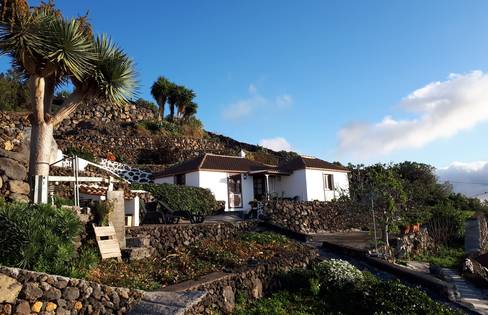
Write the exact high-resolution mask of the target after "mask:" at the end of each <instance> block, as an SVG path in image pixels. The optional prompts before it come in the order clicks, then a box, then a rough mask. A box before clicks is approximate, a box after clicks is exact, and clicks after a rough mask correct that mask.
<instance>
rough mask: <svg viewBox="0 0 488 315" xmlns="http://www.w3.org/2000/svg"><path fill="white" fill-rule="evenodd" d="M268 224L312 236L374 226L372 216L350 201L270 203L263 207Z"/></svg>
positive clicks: (285, 201) (284, 201)
mask: <svg viewBox="0 0 488 315" xmlns="http://www.w3.org/2000/svg"><path fill="white" fill-rule="evenodd" d="M264 215H265V217H266V218H267V220H269V223H271V224H273V225H276V226H279V227H281V228H285V229H287V230H291V231H293V232H297V233H303V234H313V233H319V232H336V231H345V230H351V229H365V228H367V227H369V226H370V225H371V222H370V221H371V215H370V213H369V212H368V211H367V210H366V209H361V208H359V207H357V206H355V205H354V204H352V203H351V202H349V201H334V202H332V201H331V202H323V201H306V202H295V201H288V200H279V201H270V202H268V203H267V204H266V205H265V207H264Z"/></svg>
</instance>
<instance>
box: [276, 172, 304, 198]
mask: <svg viewBox="0 0 488 315" xmlns="http://www.w3.org/2000/svg"><path fill="white" fill-rule="evenodd" d="M275 189H276V192H277V193H278V195H279V196H280V197H281V196H282V195H283V196H284V197H288V198H293V197H295V196H298V197H299V200H308V199H307V182H306V177H305V170H296V171H294V172H293V173H292V174H291V175H289V176H281V181H276V186H275Z"/></svg>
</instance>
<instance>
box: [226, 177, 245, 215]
mask: <svg viewBox="0 0 488 315" xmlns="http://www.w3.org/2000/svg"><path fill="white" fill-rule="evenodd" d="M227 189H228V191H229V208H242V179H241V174H237V175H232V176H229V178H228V179H227Z"/></svg>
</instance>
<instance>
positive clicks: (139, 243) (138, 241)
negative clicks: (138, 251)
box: [125, 236, 151, 248]
mask: <svg viewBox="0 0 488 315" xmlns="http://www.w3.org/2000/svg"><path fill="white" fill-rule="evenodd" d="M150 244H151V240H150V239H149V237H146V236H138V237H126V238H125V246H127V247H128V248H136V247H149V246H150Z"/></svg>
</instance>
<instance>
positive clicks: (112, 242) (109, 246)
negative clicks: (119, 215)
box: [92, 223, 122, 261]
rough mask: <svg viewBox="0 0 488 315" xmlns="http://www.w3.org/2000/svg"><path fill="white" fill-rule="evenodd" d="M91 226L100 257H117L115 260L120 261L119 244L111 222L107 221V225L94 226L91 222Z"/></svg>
mask: <svg viewBox="0 0 488 315" xmlns="http://www.w3.org/2000/svg"><path fill="white" fill-rule="evenodd" d="M92 226H93V230H94V231H95V238H96V239H97V243H98V248H99V249H100V254H101V255H102V259H107V258H117V260H119V261H121V260H122V253H121V252H120V244H119V241H118V240H117V236H116V234H115V228H114V226H113V225H112V223H109V225H108V226H95V224H92Z"/></svg>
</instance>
